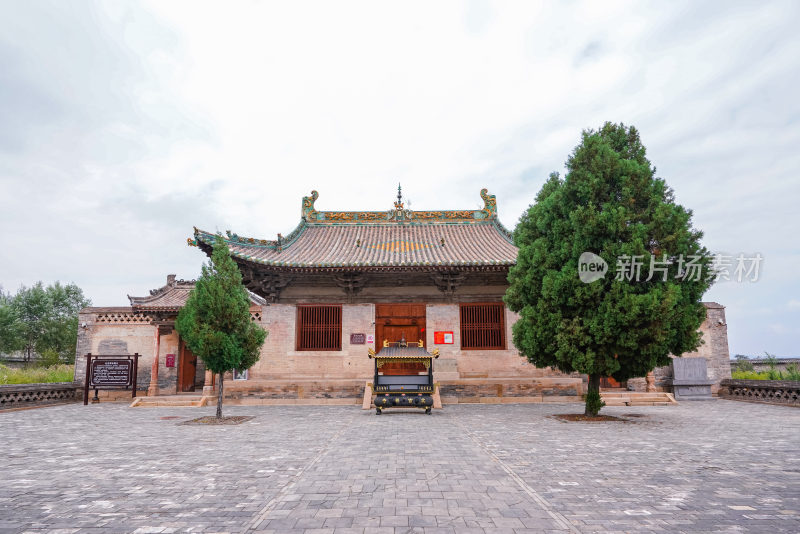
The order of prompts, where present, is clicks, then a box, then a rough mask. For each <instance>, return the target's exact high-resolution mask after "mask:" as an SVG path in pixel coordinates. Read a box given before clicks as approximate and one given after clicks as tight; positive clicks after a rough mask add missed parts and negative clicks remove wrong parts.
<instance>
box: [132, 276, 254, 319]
mask: <svg viewBox="0 0 800 534" xmlns="http://www.w3.org/2000/svg"><path fill="white" fill-rule="evenodd" d="M194 284H195V281H194V280H188V281H187V280H176V279H175V275H174V274H168V275H167V283H166V285H164V286H161V287H159V288H157V289H151V290H150V295H149V296H146V297H132V296H130V295H128V300H129V301H130V303H131V309H132V310H133V311H135V312H179V311H180V309H181V308H183V306H184V305H185V304H186V300H187V299H188V298H189V293H190V292H191V291H192V289H194ZM248 296H249V297H250V305H251V306H253V305H256V306H262V305H264V304H266V301H265V300H264V299H262V298H261V297H259V296H257V295H255V294H253V293H250V292H248Z"/></svg>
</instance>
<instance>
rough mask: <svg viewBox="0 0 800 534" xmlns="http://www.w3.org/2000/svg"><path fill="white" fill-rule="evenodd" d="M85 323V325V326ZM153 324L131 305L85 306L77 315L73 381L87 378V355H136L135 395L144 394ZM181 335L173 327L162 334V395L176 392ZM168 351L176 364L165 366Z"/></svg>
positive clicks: (199, 376) (200, 371) (198, 377)
mask: <svg viewBox="0 0 800 534" xmlns="http://www.w3.org/2000/svg"><path fill="white" fill-rule="evenodd" d="M84 325H85V326H84ZM155 331H156V330H155V326H153V325H152V324H150V322H149V318H147V317H142V316H137V315H135V314H133V313H132V312H131V310H130V308H99V309H92V308H88V309H87V310H84V312H82V313H80V314H79V316H78V345H77V349H76V355H75V375H74V376H75V381H76V382H77V383H79V384H81V385H83V383H84V381H85V378H86V354H87V353H91V354H93V355H120V356H130V355H133V354H134V353H138V354H139V368H138V371H137V380H136V390H137V392H142V393H137V395H141V394H144V392H146V391H147V389H148V387H149V386H150V374H151V370H152V366H153V349H154V348H155ZM179 342H180V337H179V336H178V333H177V332H175V331H174V330H173V331H172V332H171V333H169V334H162V335H161V342H160V346H159V358H158V361H159V367H158V387H159V390H160V391H159V393H160V394H162V395H172V394H175V393H176V392H177V375H178V366H179V365H180V363H179V358H180V354H179ZM167 354H174V355H175V367H167V366H166V358H167ZM204 371H205V369H204V366H203V362H202V361H200V360H199V359H198V361H197V372H196V374H195V389H196V390H197V388H198V387H200V388H202V386H203V380H204V378H205V377H204ZM100 396H101V397H103V396H110V397H115V396H119V395H118V393H115V392H114V391H113V390H110V391H108V392H103V391H101V392H100Z"/></svg>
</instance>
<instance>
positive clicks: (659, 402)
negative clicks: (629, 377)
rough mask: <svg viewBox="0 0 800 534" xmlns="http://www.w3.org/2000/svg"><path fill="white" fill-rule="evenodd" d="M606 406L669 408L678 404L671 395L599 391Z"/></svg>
mask: <svg viewBox="0 0 800 534" xmlns="http://www.w3.org/2000/svg"><path fill="white" fill-rule="evenodd" d="M600 397H602V399H603V402H605V403H606V406H670V405H673V404H678V402H677V401H676V400H675V397H673V396H672V393H665V392H661V391H658V392H651V393H645V392H641V391H601V392H600Z"/></svg>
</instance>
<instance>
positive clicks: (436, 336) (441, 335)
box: [433, 332, 453, 345]
mask: <svg viewBox="0 0 800 534" xmlns="http://www.w3.org/2000/svg"><path fill="white" fill-rule="evenodd" d="M433 343H434V344H435V345H452V344H453V333H452V332H434V333H433Z"/></svg>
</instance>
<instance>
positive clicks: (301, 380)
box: [76, 187, 728, 403]
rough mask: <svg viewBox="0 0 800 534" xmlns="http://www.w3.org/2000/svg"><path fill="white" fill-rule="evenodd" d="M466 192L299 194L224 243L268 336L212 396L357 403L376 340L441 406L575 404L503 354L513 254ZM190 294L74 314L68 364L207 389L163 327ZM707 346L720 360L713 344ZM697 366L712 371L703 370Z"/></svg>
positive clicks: (487, 210)
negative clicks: (463, 197) (402, 347)
mask: <svg viewBox="0 0 800 534" xmlns="http://www.w3.org/2000/svg"><path fill="white" fill-rule="evenodd" d="M480 195H481V197H482V199H483V202H484V206H483V208H482V209H479V210H456V211H412V210H409V209H406V208H405V206H404V202H403V199H402V195H401V191H400V188H399V187H398V195H397V200H396V201H395V202H394V206H393V208H392V209H389V210H386V211H351V212H340V211H317V209H316V206H315V202H316V200H317V198H318V193H317V192H316V191H312V192H311V196H308V197H304V198H303V201H302V211H301V220H300V223H299V225H298V226H297V227H296V228H295V229H294V230H293V231H292V232H291V233H289V234H288V235H286V236H282V235H281V234H278V236H277V238H276V239H274V240H267V239H258V238H250V237H242V236H239V235H237V234H235V233H232V232H227V235H226V236H224V239H225V241H226V243H227V245H228V247H229V248H230V251H231V255H232V257H233V259H234V260H235V262H236V263H237V265H238V266H239V269H240V270H241V272H242V277H243V281H244V284H245V286H246V287H247V289H248V290H250V291H251V292H252V293H253V298H252V307H251V314H252V316H253V320H254V321H257V322H258V323H259V324H261V325H263V326H264V328H266V329H267V330H268V331H269V336H268V337H267V340H266V342H265V343H264V346H263V348H262V353H261V359H260V360H259V362H257V363H256V364H255V365H254V366H253V368H251V369H249V370H248V371H247V372H246V373H244V372H242V373H237V377H235V378H239V379H240V380H234V382H233V383H232V385H231V386H230V387H229V386H228V385H226V393H228V392H229V393H230V395H231V396H232V397H233V398H234V399H243V400H246V401H247V402H263V403H271V402H276V403H277V402H286V401H292V400H293V399H294V400H297V402H301V403H302V402H315V401H319V400H322V399H326V402H331V403H351V402H352V403H357V402H360V400H361V398H362V395H363V391H364V384H365V380H367V379H369V378H371V376H372V374H373V373H374V369H373V365H372V362H371V361H370V360H369V358H367V357H366V350H365V349H373V350H375V351H376V352H378V353H380V350H381V348H382V346H383V342H384V341H387V342H389V343H393V342H397V341H400V340H401V339H406V340H413V341H416V340H421V342H422V345H423V347H425V348H427V349H429V350H433V349H438V351H439V354H440V356H439V359H438V360H437V365H436V370H435V372H434V374H435V377H434V378H435V379H436V380H437V382H438V383H439V384H440V391H441V395H442V400H443V401H444V402H448V401H449V402H453V401H456V400H457V401H459V402H504V401H505V402H513V401H523V400H524V401H527V402H537V401H538V402H543V401H548V400H562V401H563V400H568V399H574V400H578V399H579V395H580V394H581V393H582V391H583V378H582V377H581V376H579V375H571V376H568V375H564V374H562V373H559V372H556V371H553V370H551V369H538V368H536V367H534V366H532V365H531V364H529V363H527V361H526V360H525V359H524V358H522V357H520V356H519V354H518V352H517V351H516V349H515V348H514V346H513V343H512V341H511V325H512V324H513V323H514V321H515V320H516V315H515V314H514V313H513V312H511V311H509V310H508V309H506V308H505V306H504V305H503V302H502V297H503V295H504V293H505V290H506V288H507V286H508V283H507V275H508V270H509V268H510V267H511V266H512V265H514V263H515V262H516V257H517V248H516V247H515V246H514V244H513V242H512V239H511V234H510V232H509V231H508V230H506V229H505V228H504V227H503V225H502V224H501V223H500V221H499V220H498V218H497V203H496V200H495V197H494V195H490V194H489V193H488V191H487V190H486V189H483V190H482V191H481V192H480ZM216 238H217V237H216V235H215V234H213V233H211V232H206V231H203V230H199V229H197V228H195V230H194V235H193V237H192V238H189V240H188V242H189V244H190V245H192V246H197V247H199V248H200V250H202V251H203V252H205V253H206V254H207V255H209V256H210V255H211V250H212V246H213V243H214V241H215V239H216ZM190 289H191V282H176V281H175V280H174V276H173V277H172V278H171V279H169V280H168V283H167V286H164V287H163V288H161V289H158V290H154V291H153V292H152V293H153V295H151V296H150V297H143V298H137V297H129V298H130V301H131V307H130V308H87V309H86V310H83V312H82V313H81V324H91V325H92V327H93V328H91V329H88V328H83V329H81V328H79V347H78V356H79V359H78V361H79V362H80V356H82V355H83V354H85V353H87V352H92V353H93V354H100V353H102V352H103V351H102V348H103V346H104V344H105V346H106V347H108V346H116V347H117V348H118V350H119V351H121V352H130V353H133V352H138V353H140V354H142V355H143V358H142V360H143V361H142V364H141V365H140V388H141V387H142V384H143V383H144V384H145V385H147V386H149V385H151V383H152V385H158V386H159V387H157V388H155V390H154V389H153V387H151V388H150V389H151V393H154V392H156V391H158V392H161V393H162V394H163V393H174V392H180V391H183V390H186V389H191V388H193V387H200V386H201V385H205V386H206V387H208V386H210V382H211V377H210V376H205V375H204V373H203V371H202V365H201V364H199V363H198V364H196V365H194V366H193V365H191V364H192V363H193V359H192V357H191V355H190V354H187V351H186V349H185V347H183V344H182V343H181V341H180V339H179V338H178V336H177V333H175V332H174V331H173V330H172V329H171V326H172V324H173V322H174V317H175V315H176V314H177V311H178V310H179V309H180V306H182V304H183V303H184V302H185V298H186V295H188V291H189V290H190ZM179 293H180V294H179ZM709 306H710V309H713V310H719V312H715V314H716V315H718V314H719V313H722V314H724V311H723V310H722V307H721V306H719V305H709ZM716 315H715V317H714V319H715V320H716V319H717V317H716ZM723 318H724V317H723ZM706 323H707V324H704V326H703V329H704V331H705V330H708V328H709V325H708V323H709V321H706ZM721 324H724V321H722V323H721ZM704 333H705V334H707V335H708V332H704ZM714 333H715V334H717V333H718V332H714ZM146 338H148V339H149V343H147V342H146V341H144V340H145V339H146ZM723 338H724V340H725V346H724V352H725V356H724V359H725V360H727V357H728V356H727V336H726V335H725V336H723ZM709 339H710V340H711V341H712V342H714V343H715V344H716V347H715V349H714V350H715V352H718V353H719V354H720V355H721V354H722V349H723V347H721V345H720V344H719V340H720V337H719V336H711V337H709ZM115 344H116V345H115ZM148 345H149V347H148ZM154 353H156V354H159V358H158V359H156V360H154V359H153V357H152V355H153V354H154ZM698 354H699V353H698ZM148 355H150V356H149V360H148ZM703 355H704V356H705V354H703ZM170 356H171V359H169V357H170ZM720 360H721V356H720ZM148 362H149V363H148ZM169 365H171V367H170V366H169ZM77 367H78V368H80V365H78V366H77ZM709 369H710V374H713V371H714V369H715V365H714V363H713V362H711V361H710V362H709ZM148 371H149V372H148ZM662 374H664V373H662ZM76 376H77V377H80V376H81V375H80V374H79V371H78V370H76ZM665 376H666V375H665ZM151 378H153V379H155V380H152V379H151ZM657 379H658V376H657ZM665 380H666V378H665ZM639 385H640V386H641V387H642V388H643V387H644V380H643V379H642V381H641V384H639ZM656 386H657V387H663V386H666V382H664V383H663V384H662V383H657V384H656Z"/></svg>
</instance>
